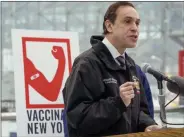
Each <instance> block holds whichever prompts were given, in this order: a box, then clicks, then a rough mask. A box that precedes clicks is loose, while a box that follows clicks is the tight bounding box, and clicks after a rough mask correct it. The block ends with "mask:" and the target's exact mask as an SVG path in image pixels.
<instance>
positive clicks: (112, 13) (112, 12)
mask: <svg viewBox="0 0 184 137" xmlns="http://www.w3.org/2000/svg"><path fill="white" fill-rule="evenodd" d="M121 6H130V7H133V8H134V9H135V7H134V5H133V4H132V3H130V2H127V1H119V2H115V3H113V4H112V5H110V6H109V8H108V9H107V11H106V13H105V15H104V21H103V34H104V35H105V34H107V33H109V32H108V31H107V28H106V26H105V21H106V20H109V21H110V22H111V23H113V24H114V22H115V20H116V16H117V15H116V11H117V9H118V8H119V7H121Z"/></svg>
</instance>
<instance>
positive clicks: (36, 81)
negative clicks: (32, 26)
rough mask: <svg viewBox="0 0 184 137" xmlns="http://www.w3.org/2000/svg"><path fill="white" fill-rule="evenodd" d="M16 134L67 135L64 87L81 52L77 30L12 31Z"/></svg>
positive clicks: (21, 136) (32, 135)
mask: <svg viewBox="0 0 184 137" xmlns="http://www.w3.org/2000/svg"><path fill="white" fill-rule="evenodd" d="M12 45H13V62H14V81H15V97H16V115H17V120H16V121H17V136H19V137H25V136H26V137H35V136H37V137H38V136H44V137H50V136H60V137H61V136H64V125H63V117H62V115H63V109H64V101H63V95H62V89H63V87H64V84H65V82H66V79H67V77H68V76H69V73H70V71H71V67H72V63H73V61H74V59H75V57H76V56H78V55H79V40H78V34H77V33H75V32H60V31H40V30H19V29H13V30H12Z"/></svg>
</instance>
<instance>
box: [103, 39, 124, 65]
mask: <svg viewBox="0 0 184 137" xmlns="http://www.w3.org/2000/svg"><path fill="white" fill-rule="evenodd" d="M102 42H103V43H104V44H105V46H106V47H107V49H108V50H109V52H110V53H111V55H112V57H113V58H114V60H115V61H116V63H117V64H118V65H120V63H119V61H118V60H117V59H116V58H117V57H119V56H123V57H124V59H125V52H124V53H123V54H122V55H121V54H120V53H119V52H118V50H117V49H116V48H115V47H114V46H113V45H112V44H111V43H110V41H109V40H108V39H107V38H106V37H105V38H104V39H103V41H102Z"/></svg>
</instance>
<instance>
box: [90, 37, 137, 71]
mask: <svg viewBox="0 0 184 137" xmlns="http://www.w3.org/2000/svg"><path fill="white" fill-rule="evenodd" d="M103 39H104V37H103V36H92V37H91V39H90V42H91V45H92V48H93V49H94V51H95V52H96V55H97V56H98V57H99V58H100V59H101V60H102V62H104V64H105V65H106V67H107V68H109V69H112V70H123V68H122V67H121V66H119V65H118V64H117V63H116V62H115V60H114V58H113V57H112V55H111V53H110V52H109V50H108V49H107V47H106V46H105V45H104V44H103V43H102V40H103ZM125 58H126V64H127V67H129V68H130V67H134V66H135V65H134V64H135V63H134V61H133V60H132V59H131V58H130V57H129V56H128V55H127V54H126V53H125Z"/></svg>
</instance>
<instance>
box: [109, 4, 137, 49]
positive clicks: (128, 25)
mask: <svg viewBox="0 0 184 137" xmlns="http://www.w3.org/2000/svg"><path fill="white" fill-rule="evenodd" d="M116 15H117V16H116V20H115V22H114V24H112V23H111V25H110V26H111V27H110V31H111V32H110V33H111V35H112V38H113V41H116V43H117V44H118V45H119V46H120V47H122V48H133V47H135V46H136V44H137V40H138V36H139V23H140V19H139V15H138V13H137V11H136V10H135V9H134V8H133V7H130V6H121V7H119V8H118V9H117V11H116Z"/></svg>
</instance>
